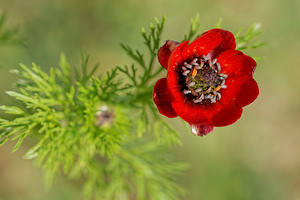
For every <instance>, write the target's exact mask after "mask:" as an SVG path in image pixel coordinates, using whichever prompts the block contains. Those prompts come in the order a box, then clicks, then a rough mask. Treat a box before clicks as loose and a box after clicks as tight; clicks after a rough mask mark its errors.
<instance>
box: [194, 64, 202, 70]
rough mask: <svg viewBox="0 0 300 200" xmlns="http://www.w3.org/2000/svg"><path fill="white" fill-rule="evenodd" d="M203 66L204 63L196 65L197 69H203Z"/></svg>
mask: <svg viewBox="0 0 300 200" xmlns="http://www.w3.org/2000/svg"><path fill="white" fill-rule="evenodd" d="M202 67H203V65H202V66H199V65H196V66H195V69H198V70H199V69H202Z"/></svg>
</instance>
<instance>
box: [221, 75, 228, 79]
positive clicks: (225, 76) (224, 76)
mask: <svg viewBox="0 0 300 200" xmlns="http://www.w3.org/2000/svg"><path fill="white" fill-rule="evenodd" d="M219 76H221V77H223V78H225V79H226V78H227V77H228V75H227V74H219Z"/></svg>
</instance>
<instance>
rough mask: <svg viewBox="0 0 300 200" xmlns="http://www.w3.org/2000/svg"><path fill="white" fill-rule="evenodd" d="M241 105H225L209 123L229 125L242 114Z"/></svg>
mask: <svg viewBox="0 0 300 200" xmlns="http://www.w3.org/2000/svg"><path fill="white" fill-rule="evenodd" d="M242 112H243V109H242V108H241V107H235V106H234V105H233V106H229V107H224V108H223V109H221V110H220V111H218V112H217V113H216V114H214V116H213V118H212V119H211V121H210V122H209V123H208V124H209V125H211V126H227V125H230V124H233V123H234V122H236V121H237V120H238V119H239V118H240V117H241V115H242Z"/></svg>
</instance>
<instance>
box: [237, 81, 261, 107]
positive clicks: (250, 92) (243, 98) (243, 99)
mask: <svg viewBox="0 0 300 200" xmlns="http://www.w3.org/2000/svg"><path fill="white" fill-rule="evenodd" d="M258 94H259V89H258V85H257V83H256V81H255V80H254V79H253V78H250V79H248V80H247V81H246V82H245V83H244V84H243V85H242V87H241V89H240V92H239V93H238V95H237V98H236V102H237V104H238V105H240V106H246V105H248V104H250V103H252V102H253V101H254V100H255V99H256V98H257V96H258Z"/></svg>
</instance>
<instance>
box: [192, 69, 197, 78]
mask: <svg viewBox="0 0 300 200" xmlns="http://www.w3.org/2000/svg"><path fill="white" fill-rule="evenodd" d="M196 75H197V70H196V69H195V68H194V69H193V72H192V77H195V76H196Z"/></svg>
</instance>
